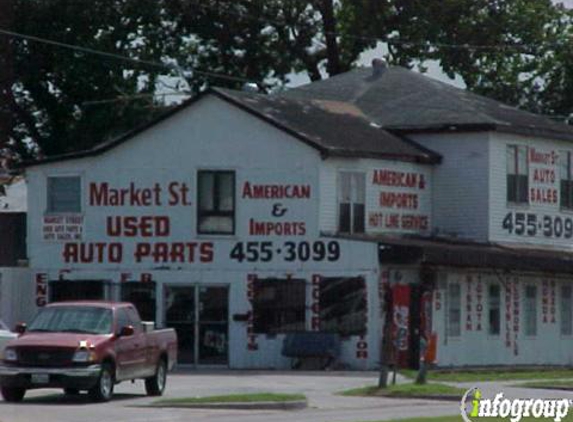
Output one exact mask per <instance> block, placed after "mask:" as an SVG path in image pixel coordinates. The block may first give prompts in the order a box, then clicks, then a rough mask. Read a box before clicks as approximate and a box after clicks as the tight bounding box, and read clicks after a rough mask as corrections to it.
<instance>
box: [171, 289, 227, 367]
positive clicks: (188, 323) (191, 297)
mask: <svg viewBox="0 0 573 422" xmlns="http://www.w3.org/2000/svg"><path fill="white" fill-rule="evenodd" d="M164 300H165V304H164V309H165V326H166V327H169V328H174V329H175V331H177V337H178V342H179V356H178V362H179V363H180V364H187V365H227V364H228V350H229V288H228V287H226V286H209V287H207V286H205V285H183V286H174V285H168V286H165V293H164Z"/></svg>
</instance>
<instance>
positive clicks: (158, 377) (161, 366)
mask: <svg viewBox="0 0 573 422" xmlns="http://www.w3.org/2000/svg"><path fill="white" fill-rule="evenodd" d="M166 383H167V362H165V359H163V358H162V359H159V363H158V364H157V369H156V370H155V375H154V376H152V377H150V378H146V379H145V392H146V393H147V395H148V396H160V395H162V394H163V391H164V390H165V384H166Z"/></svg>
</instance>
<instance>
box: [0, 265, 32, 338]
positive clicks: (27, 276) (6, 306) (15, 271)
mask: <svg viewBox="0 0 573 422" xmlns="http://www.w3.org/2000/svg"><path fill="white" fill-rule="evenodd" d="M31 273H32V272H31V271H30V269H29V268H16V267H10V268H8V267H2V268H0V318H1V319H2V321H4V323H5V324H6V325H7V326H8V328H10V329H13V328H14V327H15V325H16V323H18V322H27V321H29V320H30V319H31V318H32V317H33V316H34V313H35V311H36V307H35V306H34V298H35V294H34V285H33V284H32V282H31Z"/></svg>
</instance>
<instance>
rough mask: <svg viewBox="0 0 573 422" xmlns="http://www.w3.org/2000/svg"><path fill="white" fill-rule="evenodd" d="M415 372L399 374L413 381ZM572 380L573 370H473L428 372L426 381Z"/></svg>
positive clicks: (401, 371) (409, 371) (405, 371)
mask: <svg viewBox="0 0 573 422" xmlns="http://www.w3.org/2000/svg"><path fill="white" fill-rule="evenodd" d="M417 373H418V372H417V371H414V370H407V369H406V370H400V374H402V375H404V376H405V377H407V378H411V379H415V378H416V375H417ZM563 378H573V369H549V370H544V369H537V370H517V371H516V370H507V369H503V368H499V369H498V370H474V371H428V380H431V381H445V382H473V381H511V380H542V379H543V380H545V379H551V380H553V379H563Z"/></svg>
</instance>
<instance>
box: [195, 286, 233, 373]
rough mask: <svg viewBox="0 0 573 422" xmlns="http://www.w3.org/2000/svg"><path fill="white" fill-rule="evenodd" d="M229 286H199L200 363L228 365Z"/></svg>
mask: <svg viewBox="0 0 573 422" xmlns="http://www.w3.org/2000/svg"><path fill="white" fill-rule="evenodd" d="M228 290H229V289H228V288H227V287H206V286H199V327H198V329H199V344H198V351H199V360H198V363H199V364H200V365H227V363H228V350H229V303H228Z"/></svg>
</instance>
